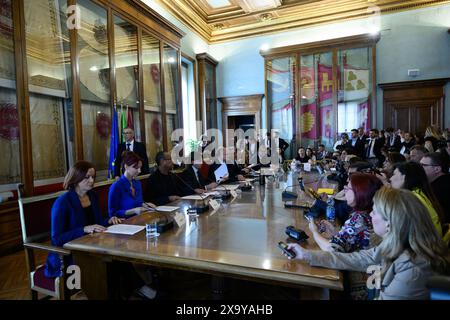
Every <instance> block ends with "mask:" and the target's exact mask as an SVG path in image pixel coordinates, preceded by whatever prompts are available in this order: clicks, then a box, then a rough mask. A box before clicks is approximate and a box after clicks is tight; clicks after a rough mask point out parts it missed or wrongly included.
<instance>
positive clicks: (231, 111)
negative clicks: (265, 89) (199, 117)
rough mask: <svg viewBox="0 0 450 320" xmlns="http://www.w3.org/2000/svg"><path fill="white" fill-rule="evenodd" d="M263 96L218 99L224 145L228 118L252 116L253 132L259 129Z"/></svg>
mask: <svg viewBox="0 0 450 320" xmlns="http://www.w3.org/2000/svg"><path fill="white" fill-rule="evenodd" d="M263 97H264V94H253V95H248V96H234V97H221V98H218V100H219V101H220V103H221V104H222V137H223V142H224V145H226V135H225V133H226V129H228V117H235V116H254V117H255V130H256V132H259V130H260V129H261V108H262V99H263Z"/></svg>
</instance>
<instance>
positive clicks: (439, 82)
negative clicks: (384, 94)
mask: <svg viewBox="0 0 450 320" xmlns="http://www.w3.org/2000/svg"><path fill="white" fill-rule="evenodd" d="M449 81H450V78H440V79H429V80H416V81H402V82H390V83H380V84H378V86H379V87H380V88H381V89H383V90H384V91H386V90H393V89H395V90H397V89H410V88H423V87H435V86H444V85H445V84H446V83H447V82H449Z"/></svg>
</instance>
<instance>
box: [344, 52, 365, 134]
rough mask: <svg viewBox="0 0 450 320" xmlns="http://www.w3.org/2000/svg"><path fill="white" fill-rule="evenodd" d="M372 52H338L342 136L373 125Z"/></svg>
mask: <svg viewBox="0 0 450 320" xmlns="http://www.w3.org/2000/svg"><path fill="white" fill-rule="evenodd" d="M372 59H373V58H372V48H371V47H365V48H356V49H347V50H339V51H338V75H339V89H338V132H340V133H342V132H347V133H348V132H350V130H352V129H357V128H359V127H362V128H364V130H365V131H366V132H367V131H369V130H370V124H371V98H372Z"/></svg>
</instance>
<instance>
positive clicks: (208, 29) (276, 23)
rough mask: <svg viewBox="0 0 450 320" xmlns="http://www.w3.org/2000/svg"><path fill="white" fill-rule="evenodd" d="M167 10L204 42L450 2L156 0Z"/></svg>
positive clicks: (396, 0) (234, 38) (385, 0)
mask: <svg viewBox="0 0 450 320" xmlns="http://www.w3.org/2000/svg"><path fill="white" fill-rule="evenodd" d="M157 2H159V3H160V4H161V5H162V6H163V7H165V8H166V9H167V10H168V11H169V12H170V13H171V14H173V15H174V16H175V17H176V18H177V19H179V20H180V21H181V22H182V23H184V24H186V26H187V27H189V28H190V29H191V30H193V31H194V32H196V33H197V34H198V35H200V36H201V37H202V38H203V39H204V40H205V41H206V42H208V43H218V42H224V41H230V40H236V39H241V38H247V37H253V36H259V35H263V34H273V33H278V32H282V31H286V30H290V29H294V28H299V27H305V26H312V25H321V24H326V23H331V22H337V21H345V20H352V19H358V18H364V17H369V16H372V15H373V10H369V9H368V8H372V7H374V6H376V7H374V8H375V10H376V11H379V12H380V13H381V14H385V13H392V12H398V11H406V10H415V9H419V8H424V7H429V6H435V5H441V4H447V3H450V0H409V1H405V0H377V1H367V0H355V1H348V0H317V1H314V0H311V1H295V0H293V1H282V3H283V4H282V5H281V6H279V7H278V8H275V9H267V10H262V11H257V12H250V13H246V12H245V11H244V10H239V9H237V8H236V6H233V7H231V8H230V9H229V10H228V11H225V10H222V11H214V12H212V13H210V14H209V15H208V13H207V12H206V11H205V10H202V8H201V4H200V3H198V2H201V0H190V1H188V0H177V1H173V0H157Z"/></svg>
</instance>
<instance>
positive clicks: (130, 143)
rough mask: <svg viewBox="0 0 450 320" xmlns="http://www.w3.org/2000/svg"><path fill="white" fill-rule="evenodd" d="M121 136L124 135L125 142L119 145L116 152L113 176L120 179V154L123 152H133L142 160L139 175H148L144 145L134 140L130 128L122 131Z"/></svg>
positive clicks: (132, 131)
mask: <svg viewBox="0 0 450 320" xmlns="http://www.w3.org/2000/svg"><path fill="white" fill-rule="evenodd" d="M123 134H124V135H125V142H122V143H121V144H119V150H118V152H117V157H116V161H115V162H116V165H115V176H116V177H120V176H121V175H122V174H121V167H122V152H124V151H133V152H134V153H136V154H137V155H138V156H139V157H141V159H142V168H141V173H140V175H143V174H148V173H149V168H148V157H147V150H146V148H145V144H143V143H141V142H138V141H136V140H134V130H133V129H132V128H125V129H124V130H123Z"/></svg>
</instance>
